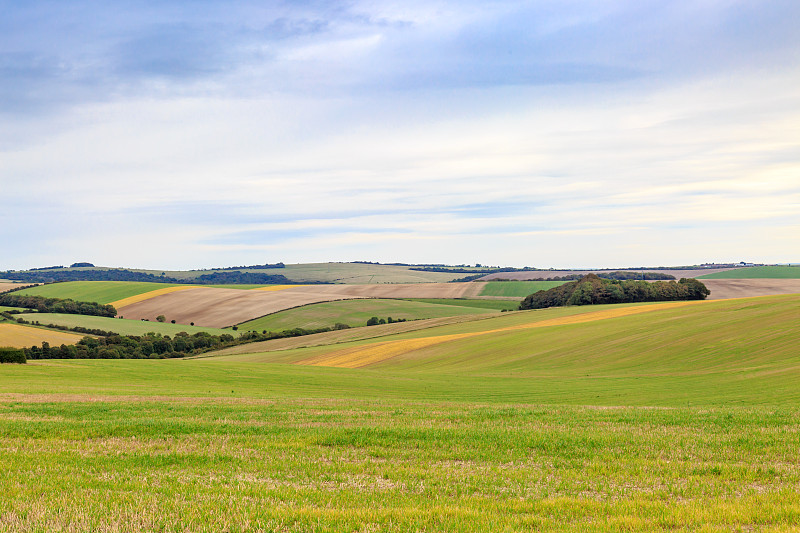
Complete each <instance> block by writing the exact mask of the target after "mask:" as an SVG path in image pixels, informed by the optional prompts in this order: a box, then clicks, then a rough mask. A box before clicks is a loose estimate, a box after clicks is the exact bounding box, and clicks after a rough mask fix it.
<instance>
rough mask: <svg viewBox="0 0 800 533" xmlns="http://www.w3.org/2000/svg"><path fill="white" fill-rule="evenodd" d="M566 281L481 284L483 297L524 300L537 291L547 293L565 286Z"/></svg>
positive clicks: (489, 282)
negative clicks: (548, 290) (506, 297)
mask: <svg viewBox="0 0 800 533" xmlns="http://www.w3.org/2000/svg"><path fill="white" fill-rule="evenodd" d="M564 283H566V281H487V282H485V283H481V285H483V290H481V293H480V295H481V296H508V297H518V298H524V297H526V296H528V295H529V294H533V293H534V292H536V291H546V290H547V289H552V288H553V287H558V286H559V285H563V284H564Z"/></svg>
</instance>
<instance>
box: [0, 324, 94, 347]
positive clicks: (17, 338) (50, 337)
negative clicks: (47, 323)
mask: <svg viewBox="0 0 800 533" xmlns="http://www.w3.org/2000/svg"><path fill="white" fill-rule="evenodd" d="M83 337H84V336H83V335H77V334H74V333H64V332H61V331H51V330H46V329H41V328H30V327H26V326H20V325H18V324H0V346H9V347H11V348H26V347H30V346H38V345H40V344H42V342H49V343H50V345H51V346H61V345H62V344H77V342H78V341H79V340H81V339H82V338H83Z"/></svg>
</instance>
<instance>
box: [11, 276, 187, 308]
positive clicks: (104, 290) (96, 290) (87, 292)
mask: <svg viewBox="0 0 800 533" xmlns="http://www.w3.org/2000/svg"><path fill="white" fill-rule="evenodd" d="M174 286H175V284H169V283H147V282H138V281H65V282H63V283H49V284H47V285H38V286H36V287H31V288H30V289H23V290H21V291H18V292H17V294H31V295H34V296H44V297H46V298H70V299H72V300H75V301H79V302H97V303H100V304H109V303H111V302H116V301H117V300H122V299H123V298H128V297H129V296H136V295H137V294H144V293H146V292H150V291H154V290H157V289H164V288H166V287H174Z"/></svg>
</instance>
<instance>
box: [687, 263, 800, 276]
mask: <svg viewBox="0 0 800 533" xmlns="http://www.w3.org/2000/svg"><path fill="white" fill-rule="evenodd" d="M758 278H763V279H800V266H759V267H745V268H735V269H733V270H726V271H724V272H717V273H715V274H706V275H704V276H697V279H758Z"/></svg>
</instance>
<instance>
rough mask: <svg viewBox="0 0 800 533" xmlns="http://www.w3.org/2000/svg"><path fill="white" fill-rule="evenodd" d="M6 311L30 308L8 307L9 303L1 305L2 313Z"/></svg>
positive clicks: (0, 311) (0, 310)
mask: <svg viewBox="0 0 800 533" xmlns="http://www.w3.org/2000/svg"><path fill="white" fill-rule="evenodd" d="M5 311H29V309H25V308H24V307H8V306H7V305H0V313H3V312H5Z"/></svg>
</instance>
